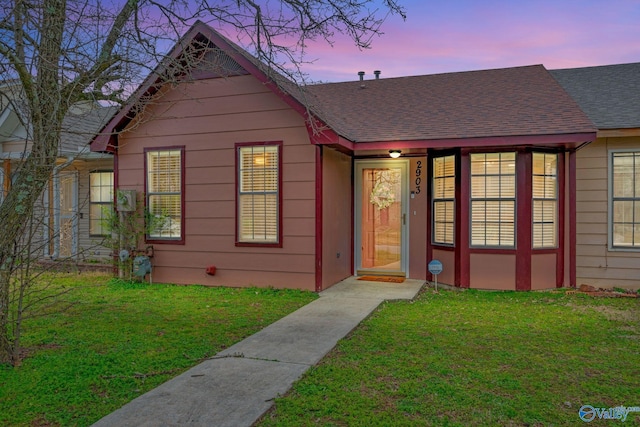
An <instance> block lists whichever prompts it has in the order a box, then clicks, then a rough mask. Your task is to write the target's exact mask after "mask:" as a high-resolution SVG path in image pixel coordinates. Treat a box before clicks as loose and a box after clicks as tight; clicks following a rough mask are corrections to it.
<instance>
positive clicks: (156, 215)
mask: <svg viewBox="0 0 640 427" xmlns="http://www.w3.org/2000/svg"><path fill="white" fill-rule="evenodd" d="M147 210H148V217H147V233H148V236H149V237H151V238H157V239H179V238H180V237H181V235H182V151H181V150H154V151H148V152H147Z"/></svg>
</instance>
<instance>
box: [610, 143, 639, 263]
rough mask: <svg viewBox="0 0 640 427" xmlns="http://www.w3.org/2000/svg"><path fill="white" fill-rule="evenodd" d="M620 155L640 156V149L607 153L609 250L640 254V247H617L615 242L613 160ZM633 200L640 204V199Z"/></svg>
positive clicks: (614, 150)
mask: <svg viewBox="0 0 640 427" xmlns="http://www.w3.org/2000/svg"><path fill="white" fill-rule="evenodd" d="M619 153H629V154H634V155H638V156H640V149H613V150H609V151H608V153H607V178H608V179H607V181H608V182H607V184H608V185H607V190H608V195H607V240H608V249H609V250H610V251H612V252H615V251H618V252H640V245H638V246H616V245H615V242H614V241H613V236H614V232H613V227H614V223H613V220H614V218H613V216H614V213H613V204H614V195H613V191H614V182H613V178H614V173H613V158H614V155H615V154H619ZM638 173H640V164H639V165H638ZM631 199H632V200H637V201H639V202H640V197H634V198H631ZM639 215H640V213H639ZM633 223H634V224H635V223H636V222H635V221H634V222H633ZM637 224H639V225H640V221H638V222H637Z"/></svg>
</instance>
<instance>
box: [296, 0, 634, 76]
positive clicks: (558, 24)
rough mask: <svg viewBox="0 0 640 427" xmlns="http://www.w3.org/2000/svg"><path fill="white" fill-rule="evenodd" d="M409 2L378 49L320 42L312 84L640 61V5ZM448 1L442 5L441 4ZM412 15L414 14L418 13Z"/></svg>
mask: <svg viewBox="0 0 640 427" xmlns="http://www.w3.org/2000/svg"><path fill="white" fill-rule="evenodd" d="M435 3H436V2H424V3H423V2H419V3H415V4H413V3H409V4H407V8H408V19H407V22H405V23H403V22H402V21H401V20H399V19H392V20H390V21H389V22H387V23H386V24H387V25H386V26H384V27H383V31H384V32H385V35H383V36H382V37H380V38H375V39H374V40H373V43H372V48H371V49H369V50H365V51H358V49H356V48H355V47H354V46H353V44H352V43H351V42H350V41H349V40H347V39H344V38H340V39H338V40H337V41H336V43H335V45H334V47H330V46H327V45H326V44H322V43H316V44H312V45H310V46H309V56H308V58H310V59H312V58H318V60H317V61H316V62H314V63H313V64H309V65H307V66H305V67H304V70H305V71H306V72H307V73H309V74H310V76H311V77H312V78H313V79H316V80H323V81H341V80H352V79H356V78H357V75H356V73H357V71H360V70H364V71H366V72H367V74H368V76H369V78H371V76H372V71H373V70H374V69H379V70H382V73H383V74H382V76H383V77H395V76H406V75H415V74H432V73H441V72H455V71H464V70H474V69H484V68H501V67H510V66H519V65H530V64H540V63H541V64H544V65H545V66H546V67H547V68H567V67H581V66H590V65H603V64H612V63H624V62H635V61H640V43H639V42H638V40H640V26H638V25H637V22H638V21H639V20H640V3H639V2H638V1H635V0H618V1H616V0H613V1H608V2H600V1H597V0H596V1H586V0H584V1H579V2H573V1H568V2H551V1H548V2H544V1H537V2H500V1H493V2H483V3H478V2H471V1H468V2H464V1H451V2H447V3H446V6H444V5H442V4H441V2H437V3H438V5H437V6H438V8H436V4H435ZM442 3H444V2H442ZM412 13H413V15H412Z"/></svg>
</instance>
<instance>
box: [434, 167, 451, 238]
mask: <svg viewBox="0 0 640 427" xmlns="http://www.w3.org/2000/svg"><path fill="white" fill-rule="evenodd" d="M455 159H456V156H454V155H451V156H443V157H436V158H434V159H433V214H432V218H433V243H436V244H443V245H453V243H454V225H455V190H456V162H455Z"/></svg>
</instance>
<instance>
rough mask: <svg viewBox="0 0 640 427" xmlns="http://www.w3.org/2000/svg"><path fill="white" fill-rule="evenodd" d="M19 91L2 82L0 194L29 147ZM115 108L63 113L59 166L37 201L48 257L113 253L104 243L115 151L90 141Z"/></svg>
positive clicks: (85, 107)
mask: <svg viewBox="0 0 640 427" xmlns="http://www.w3.org/2000/svg"><path fill="white" fill-rule="evenodd" d="M19 94H20V91H19V89H18V86H17V85H16V84H14V83H12V82H5V83H4V84H1V85H0V161H1V162H2V168H1V172H0V182H1V188H2V191H1V192H0V199H1V198H2V197H4V195H5V194H6V193H7V192H8V191H9V189H10V187H11V177H12V175H13V174H14V172H15V171H16V170H17V169H18V168H19V167H20V162H21V160H22V159H23V158H24V156H26V155H27V154H28V152H29V150H30V148H31V141H30V140H29V134H30V133H29V131H28V129H27V128H26V127H25V124H24V123H26V121H23V120H21V119H20V117H21V116H22V113H21V111H20V109H21V107H22V106H23V105H24V103H23V102H22V101H21V100H20V95H19ZM115 111H116V109H115V108H113V107H101V106H99V105H97V104H95V103H88V102H87V103H79V104H77V105H75V106H73V107H72V108H71V110H70V112H69V114H68V115H67V117H65V119H64V122H63V130H62V139H61V143H60V146H59V148H58V159H57V160H56V166H55V170H54V173H53V176H52V179H51V182H50V184H49V185H48V187H47V189H46V190H45V192H44V193H43V195H42V198H41V203H39V204H38V206H36V215H37V217H38V218H37V220H38V222H39V225H38V226H39V227H41V233H40V234H39V236H40V237H41V238H42V239H43V242H44V243H43V245H42V252H41V254H42V256H43V257H45V258H47V259H72V260H74V261H84V260H100V259H102V260H104V259H108V258H109V257H110V256H111V251H110V250H109V249H107V248H106V247H104V246H102V245H101V243H102V241H103V238H104V235H105V233H106V230H104V229H103V227H102V225H103V221H102V216H103V214H104V212H107V211H108V210H109V209H111V206H112V205H113V196H112V194H113V157H112V156H107V155H104V154H100V153H92V152H90V151H89V146H88V143H89V141H90V140H91V139H92V138H93V137H94V136H95V135H96V133H97V132H98V131H99V130H100V129H101V128H102V127H103V126H104V124H105V123H106V122H107V121H108V120H109V118H110V117H111V116H112V115H113V114H114V112H115ZM27 126H28V125H27Z"/></svg>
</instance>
